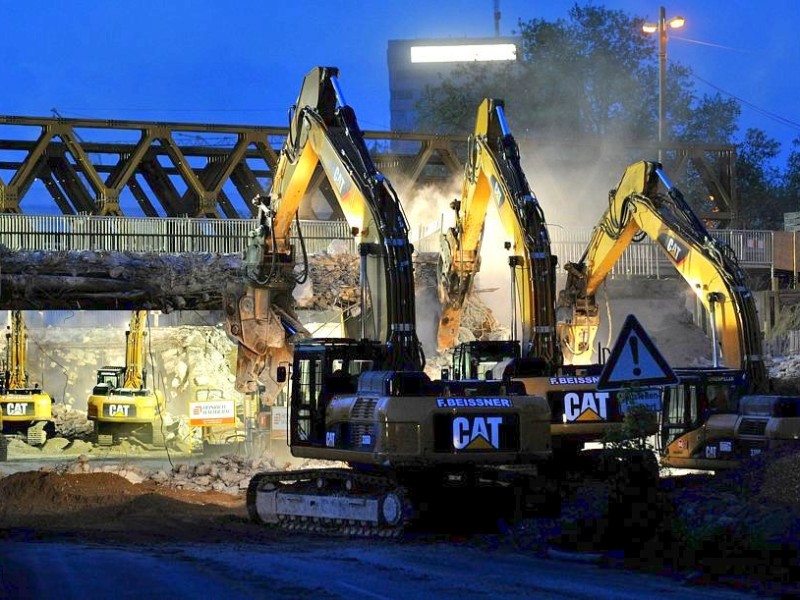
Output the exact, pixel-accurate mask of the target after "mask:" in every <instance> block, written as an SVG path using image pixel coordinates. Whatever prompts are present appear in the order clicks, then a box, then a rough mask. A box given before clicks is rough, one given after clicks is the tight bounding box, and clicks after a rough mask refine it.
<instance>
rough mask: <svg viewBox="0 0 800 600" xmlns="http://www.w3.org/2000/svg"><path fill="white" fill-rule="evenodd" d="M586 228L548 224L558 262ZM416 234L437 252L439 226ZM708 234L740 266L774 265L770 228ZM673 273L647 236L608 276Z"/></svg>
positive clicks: (577, 256) (570, 257)
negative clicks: (730, 252)
mask: <svg viewBox="0 0 800 600" xmlns="http://www.w3.org/2000/svg"><path fill="white" fill-rule="evenodd" d="M592 231H593V230H592V229H591V228H589V227H583V228H580V227H576V228H569V229H567V228H564V227H555V226H551V227H550V230H549V233H550V249H551V251H552V253H553V254H554V255H555V256H557V257H558V264H559V265H560V266H563V265H565V264H566V263H568V262H573V263H575V262H579V261H580V260H581V258H582V256H583V253H584V251H585V250H586V246H587V245H588V243H589V240H591V237H592ZM414 233H417V234H418V235H419V237H418V238H417V239H416V240H415V241H414V247H415V248H416V249H417V250H419V251H420V252H439V244H440V241H439V237H440V234H441V226H440V225H439V224H438V223H433V224H431V225H429V226H427V227H426V228H419V229H417V230H414V231H412V235H413V234H414ZM709 233H711V235H712V236H713V237H715V238H717V239H718V240H720V241H722V242H724V243H726V244H728V245H729V246H730V247H731V248H732V249H733V251H734V252H735V253H736V256H737V258H738V259H739V264H740V265H741V266H742V267H763V268H770V269H772V268H773V264H774V260H773V259H774V255H773V233H772V232H771V231H750V230H729V229H724V230H723V229H717V230H712V231H710V232H709ZM673 272H674V267H673V266H672V263H671V262H670V260H669V259H668V258H667V256H666V255H665V254H664V251H663V250H662V249H661V248H660V247H659V246H658V245H657V244H656V243H655V242H653V241H652V240H650V239H649V238H646V239H644V240H642V241H641V242H635V243H632V244H631V245H630V246H628V248H627V249H626V250H625V252H624V253H623V254H622V256H621V257H620V259H619V260H618V261H617V263H616V264H615V265H614V267H613V268H612V270H611V273H610V274H609V276H610V277H656V278H658V277H662V276H665V275H668V274H671V273H673Z"/></svg>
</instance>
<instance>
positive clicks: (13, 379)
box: [6, 310, 28, 390]
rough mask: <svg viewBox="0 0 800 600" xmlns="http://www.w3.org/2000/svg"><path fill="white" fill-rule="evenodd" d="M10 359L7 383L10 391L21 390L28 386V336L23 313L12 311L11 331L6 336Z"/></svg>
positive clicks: (8, 360) (8, 361) (7, 367)
mask: <svg viewBox="0 0 800 600" xmlns="http://www.w3.org/2000/svg"><path fill="white" fill-rule="evenodd" d="M6 341H7V349H8V359H7V363H8V364H7V366H6V369H7V376H6V380H7V381H6V383H7V388H8V389H9V390H21V389H24V388H26V387H27V385H28V374H27V372H26V363H27V348H28V334H27V332H26V330H25V321H24V320H23V318H22V311H20V310H14V311H11V329H10V331H9V332H8V333H7V334H6Z"/></svg>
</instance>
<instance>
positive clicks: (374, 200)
mask: <svg viewBox="0 0 800 600" xmlns="http://www.w3.org/2000/svg"><path fill="white" fill-rule="evenodd" d="M337 77H338V70H337V69H335V68H332V67H317V68H315V69H313V70H312V71H311V72H309V74H308V75H307V76H306V77H305V79H304V81H303V87H302V89H301V91H300V95H299V97H298V100H297V104H296V106H295V108H294V112H293V115H292V119H291V123H290V128H289V135H288V137H287V139H286V142H285V144H284V146H283V148H282V150H281V153H280V157H279V160H278V164H277V167H276V169H275V176H274V178H273V181H272V187H271V189H270V192H269V194H268V196H267V197H266V198H263V199H260V200H259V227H258V229H257V230H256V231H255V232H254V233H253V234H252V236H251V240H250V245H249V248H248V252H247V257H246V263H247V272H246V286H245V288H244V289H241V288H240V289H238V290H235V291H233V292H232V293H230V294H228V295H227V299H226V311H227V329H228V334H229V336H230V337H231V338H232V339H233V340H235V341H236V343H237V344H238V346H239V356H238V365H237V387H238V388H239V389H240V390H245V391H249V390H251V389H252V386H253V384H254V383H255V382H256V381H258V380H264V378H266V377H269V373H268V372H265V370H266V371H268V370H269V368H271V367H269V368H268V366H269V364H270V363H271V356H272V355H274V354H275V353H276V352H283V353H284V355H285V353H286V352H287V348H288V345H289V343H290V341H289V339H287V335H286V334H287V333H288V334H289V337H291V336H292V335H294V334H300V335H307V332H305V331H304V329H303V328H302V325H300V324H299V322H298V321H297V320H296V319H294V317H293V309H292V304H293V302H292V297H291V293H292V290H293V288H294V286H295V284H296V283H297V274H296V273H295V249H294V247H293V245H292V242H291V240H290V234H291V225H292V222H293V221H295V220H296V218H297V213H298V209H299V207H300V204H301V202H302V201H303V200H304V198H305V197H306V195H307V191H308V187H309V183H310V181H311V179H312V177H313V176H314V172H315V170H316V169H317V167H318V165H319V166H321V168H322V170H323V172H324V175H325V177H326V178H327V180H328V181H329V182H330V184H331V188H332V189H333V192H334V194H335V196H336V198H337V200H338V203H339V205H340V207H341V209H342V212H343V213H344V216H345V218H346V220H347V222H348V224H349V225H350V229H351V231H352V233H353V236H354V238H355V240H356V242H357V244H358V248H359V253H360V255H361V286H362V290H364V292H363V296H364V297H363V302H362V314H361V331H360V332H359V335H358V336H353V337H362V338H369V339H373V340H379V341H381V342H385V343H387V346H388V349H389V354H390V363H391V364H392V366H393V367H394V368H396V369H398V370H404V369H416V368H422V365H423V363H424V358H423V355H422V348H421V344H420V343H419V341H418V339H417V334H416V321H415V319H416V316H415V313H414V311H415V303H414V279H413V263H412V252H413V249H412V247H411V245H410V244H409V242H408V225H407V221H406V218H405V215H404V214H403V211H402V208H401V206H400V202H399V200H398V198H397V195H396V193H395V192H394V190H393V189H392V187H391V185H390V183H389V181H388V180H387V179H386V178H385V177H384V176H383V175H382V174H381V173H380V172H379V171H378V170H377V169H376V167H375V164H374V162H373V160H372V158H371V156H370V154H369V151H368V149H367V146H366V144H365V142H364V138H363V134H362V132H361V130H360V128H359V126H358V123H357V121H356V117H355V113H354V111H353V109H352V108H351V107H350V106H348V105H347V103H346V102H345V100H344V97H343V94H342V92H341V90H340V89H339V84H338V79H337Z"/></svg>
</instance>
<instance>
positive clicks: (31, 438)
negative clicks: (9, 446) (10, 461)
mask: <svg viewBox="0 0 800 600" xmlns="http://www.w3.org/2000/svg"><path fill="white" fill-rule="evenodd" d="M27 362H28V332H27V329H26V327H25V320H24V319H23V317H22V311H19V310H14V311H11V325H10V326H9V328H8V332H7V333H6V358H5V361H4V368H3V372H2V377H1V378H0V411H2V415H3V417H2V434H4V435H5V436H6V437H9V438H10V437H16V438H20V439H22V440H23V441H25V442H27V443H28V444H30V445H31V446H41V445H42V444H44V443H45V441H46V440H47V437H48V436H50V437H52V436H53V435H54V434H55V424H54V422H53V399H52V398H51V397H50V396H49V395H48V394H46V393H45V392H43V391H42V389H41V388H40V387H39V384H35V385H33V386H31V385H30V378H29V376H28V371H27ZM0 444H2V442H0Z"/></svg>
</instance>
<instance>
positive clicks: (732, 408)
mask: <svg viewBox="0 0 800 600" xmlns="http://www.w3.org/2000/svg"><path fill="white" fill-rule="evenodd" d="M706 396H707V397H708V410H709V411H710V412H712V413H718V412H736V399H735V398H734V397H733V394H731V390H730V387H729V386H728V385H724V384H709V385H708V386H706Z"/></svg>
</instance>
